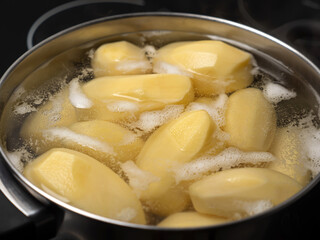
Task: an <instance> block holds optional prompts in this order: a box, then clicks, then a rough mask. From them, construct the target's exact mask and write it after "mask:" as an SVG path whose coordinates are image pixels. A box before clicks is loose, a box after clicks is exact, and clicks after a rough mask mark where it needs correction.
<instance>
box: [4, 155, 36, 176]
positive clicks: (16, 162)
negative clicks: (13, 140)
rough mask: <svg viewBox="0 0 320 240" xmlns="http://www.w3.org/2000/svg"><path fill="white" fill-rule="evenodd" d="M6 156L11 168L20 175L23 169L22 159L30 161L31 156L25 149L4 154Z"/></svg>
mask: <svg viewBox="0 0 320 240" xmlns="http://www.w3.org/2000/svg"><path fill="white" fill-rule="evenodd" d="M6 155H7V156H8V158H9V160H10V161H11V163H12V164H13V166H14V167H15V168H16V169H17V170H18V171H19V172H21V173H22V172H23V168H24V164H23V162H22V159H24V160H25V161H26V162H28V161H30V160H31V159H32V156H31V154H30V153H29V152H28V151H27V150H25V149H18V150H16V151H14V152H6Z"/></svg>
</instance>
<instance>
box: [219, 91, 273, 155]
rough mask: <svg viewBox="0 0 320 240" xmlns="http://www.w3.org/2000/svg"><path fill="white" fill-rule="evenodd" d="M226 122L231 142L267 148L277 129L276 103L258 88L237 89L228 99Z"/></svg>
mask: <svg viewBox="0 0 320 240" xmlns="http://www.w3.org/2000/svg"><path fill="white" fill-rule="evenodd" d="M225 116H226V117H225V118H226V125H225V128H224V130H225V131H226V132H227V133H229V134H230V139H229V145H231V146H234V147H237V148H239V149H241V150H243V151H267V150H268V149H269V148H270V146H271V142H272V140H273V137H274V134H275V131H276V124H277V123H276V113H275V110H274V108H273V106H272V105H271V104H270V103H269V102H268V101H267V100H266V99H265V98H264V96H263V94H262V92H261V91H260V90H259V89H255V88H246V89H242V90H238V91H236V92H235V93H233V94H232V95H231V96H230V97H229V99H228V102H227V109H226V115H225Z"/></svg>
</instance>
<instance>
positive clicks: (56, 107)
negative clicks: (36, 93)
mask: <svg viewBox="0 0 320 240" xmlns="http://www.w3.org/2000/svg"><path fill="white" fill-rule="evenodd" d="M64 100H65V99H64V95H63V93H62V92H59V93H58V94H57V95H55V96H51V97H50V98H49V101H50V102H51V103H52V105H51V108H50V109H48V110H45V111H44V112H43V114H44V115H46V116H47V119H48V121H49V122H50V123H51V124H54V123H55V122H57V121H59V120H60V119H61V111H62V110H63V103H64Z"/></svg>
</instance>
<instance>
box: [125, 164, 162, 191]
mask: <svg viewBox="0 0 320 240" xmlns="http://www.w3.org/2000/svg"><path fill="white" fill-rule="evenodd" d="M121 168H122V170H123V171H124V172H125V174H126V175H127V177H128V178H129V185H130V186H131V187H132V188H133V190H134V192H135V193H136V195H137V196H138V197H140V194H141V191H144V190H146V189H148V186H149V184H150V183H152V182H156V181H159V180H160V178H159V177H157V176H154V175H153V174H152V173H150V172H147V171H144V170H142V169H140V168H139V167H138V166H137V165H136V164H135V163H134V162H133V161H126V162H124V163H122V164H121Z"/></svg>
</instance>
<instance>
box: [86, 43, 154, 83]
mask: <svg viewBox="0 0 320 240" xmlns="http://www.w3.org/2000/svg"><path fill="white" fill-rule="evenodd" d="M91 64H92V67H93V71H94V75H95V77H102V76H115V75H127V74H129V75H132V74H144V73H150V72H151V70H152V67H151V64H150V63H149V61H148V59H147V57H146V55H145V53H144V51H143V50H142V49H141V48H139V47H137V46H136V45H134V44H132V43H129V42H127V41H120V42H114V43H107V44H103V45H101V46H100V47H99V48H98V49H97V50H96V51H95V53H94V56H93V59H92V62H91Z"/></svg>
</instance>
